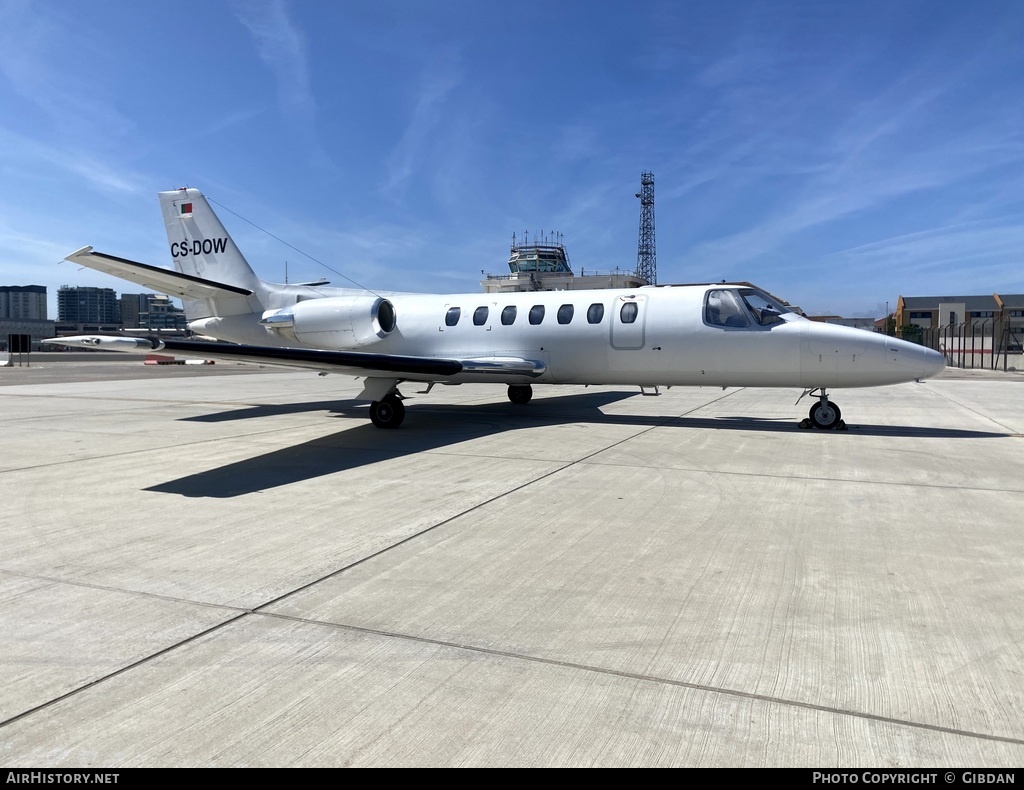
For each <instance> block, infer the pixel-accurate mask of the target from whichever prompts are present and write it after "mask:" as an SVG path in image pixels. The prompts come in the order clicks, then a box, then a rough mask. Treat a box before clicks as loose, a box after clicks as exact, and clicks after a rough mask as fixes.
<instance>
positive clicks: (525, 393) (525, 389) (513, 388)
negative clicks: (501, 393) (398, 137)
mask: <svg viewBox="0 0 1024 790" xmlns="http://www.w3.org/2000/svg"><path fill="white" fill-rule="evenodd" d="M532 397H533V387H531V386H530V385H529V384H509V385H508V399H509V400H510V401H512V402H513V403H516V404H519V405H520V406H522V405H524V404H527V403H529V402H530V398H532Z"/></svg>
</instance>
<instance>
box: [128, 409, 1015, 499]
mask: <svg viewBox="0 0 1024 790" xmlns="http://www.w3.org/2000/svg"><path fill="white" fill-rule="evenodd" d="M635 396H636V393H635V392H594V393H582V394H574V395H564V396H548V397H544V398H538V399H535V400H534V401H532V402H531V403H530V404H529V405H528V406H516V405H513V404H511V403H504V402H503V403H488V404H479V405H462V404H460V405H434V404H419V405H416V406H414V407H413V408H411V409H410V410H409V413H408V416H407V418H406V422H405V424H404V425H403V426H402V427H401V428H400V429H398V430H394V431H387V430H381V429H379V428H376V427H374V426H373V425H372V424H370V423H369V422H368V421H367V422H365V423H364V424H361V425H358V426H356V427H354V428H345V429H344V430H342V431H339V432H337V433H334V434H331V435H329V436H322V437H318V438H316V439H313V440H311V441H308V442H303V443H302V444H297V445H294V446H291V447H286V448H282V449H280V450H274V451H272V452H269V453H265V454H263V455H259V456H254V457H252V458H247V459H245V460H243V461H237V462H235V463H232V464H227V465H225V466H221V467H218V468H216V469H211V470H208V471H206V472H197V473H196V474H193V475H187V476H186V477H181V478H178V479H177V480H170V481H168V482H166V483H160V484H159V485H155V486H151V487H149V488H147V489H145V490H146V491H155V492H160V493H167V494H180V495H182V496H188V497H216V498H230V497H236V496H242V495H244V494H251V493H254V492H256V491H263V490H266V489H269V488H276V487H278V486H283V485H288V484H290V483H298V482H301V481H303V480H311V479H314V478H317V477H322V476H324V475H330V474H334V473H336V472H342V471H345V470H348V469H355V468H358V467H360V466H366V465H368V464H374V463H381V462H384V461H388V460H392V459H395V458H402V457H405V456H408V455H414V454H416V453H421V452H426V451H430V450H437V449H439V448H441V447H448V446H451V445H455V444H459V443H460V442H464V441H468V440H470V439H474V438H478V437H482V436H491V435H494V434H498V433H501V432H504V431H516V430H524V429H528V428H537V427H542V426H553V425H563V424H571V423H590V424H603V425H631V426H636V427H638V428H645V427H646V428H653V427H665V428H684V429H685V428H689V429H693V428H696V429H704V430H726V431H728V430H732V431H774V432H784V433H791V432H793V431H797V430H799V428H798V427H797V422H798V421H797V420H796V419H795V418H794V419H763V418H756V417H716V418H701V417H673V416H666V415H636V414H606V413H604V412H602V411H601V408H602V407H603V406H607V405H610V404H612V403H616V402H618V401H621V400H625V399H627V398H632V397H635ZM309 411H329V412H330V413H331V414H332V415H333V416H334V418H340V419H344V418H348V417H353V418H358V419H359V420H367V413H366V406H365V405H363V406H357V405H355V404H351V403H346V402H339V401H336V400H335V401H319V402H312V403H297V404H284V405H267V406H253V407H249V408H244V409H236V410H233V411H229V412H219V413H216V414H210V415H201V416H197V417H187V418H185V420H186V421H195V422H223V421H228V420H244V419H252V418H257V417H266V416H271V415H281V414H297V413H302V412H309ZM813 433H832V432H821V431H813ZM840 435H844V436H851V437H852V436H886V437H908V438H909V437H915V438H946V439H949V438H963V439H985V438H1003V437H1006V436H1009V434H1006V433H994V432H986V431H967V430H955V429H946V428H916V427H902V426H890V425H864V424H857V425H851V426H850V428H849V430H848V431H847V432H845V433H843V434H840ZM823 438H824V437H823Z"/></svg>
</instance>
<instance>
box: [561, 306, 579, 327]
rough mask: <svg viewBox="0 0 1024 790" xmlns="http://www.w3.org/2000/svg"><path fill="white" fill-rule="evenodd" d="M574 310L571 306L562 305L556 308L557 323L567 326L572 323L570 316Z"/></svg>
mask: <svg viewBox="0 0 1024 790" xmlns="http://www.w3.org/2000/svg"><path fill="white" fill-rule="evenodd" d="M574 312H576V309H575V308H574V307H573V306H572V305H571V304H564V305H562V306H561V307H559V308H558V323H560V324H568V323H569V322H570V321H572V314H573V313H574Z"/></svg>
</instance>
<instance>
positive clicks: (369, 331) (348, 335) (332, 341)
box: [260, 296, 395, 349]
mask: <svg viewBox="0 0 1024 790" xmlns="http://www.w3.org/2000/svg"><path fill="white" fill-rule="evenodd" d="M260 323H262V324H263V325H264V326H266V327H268V328H269V329H272V330H274V331H276V332H278V333H280V334H283V335H293V336H294V337H295V339H296V340H298V341H299V342H300V343H304V344H306V345H310V346H316V347H317V348H332V349H346V348H358V347H359V346H368V345H371V344H373V343H376V342H378V341H379V340H381V339H383V338H385V337H387V336H388V335H390V334H391V333H392V332H393V331H394V329H395V306H394V305H393V304H391V302H389V301H388V300H387V299H384V298H383V297H380V296H329V297H325V298H323V299H307V300H306V301H303V302H298V303H296V304H294V305H292V306H291V307H286V308H284V309H283V310H278V311H276V312H273V313H267V314H264V316H263V319H262V320H261V321H260Z"/></svg>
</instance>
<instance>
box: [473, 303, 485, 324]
mask: <svg viewBox="0 0 1024 790" xmlns="http://www.w3.org/2000/svg"><path fill="white" fill-rule="evenodd" d="M486 323H487V307H486V306H484V307H478V308H477V309H476V310H474V311H473V326H483V325H484V324H486Z"/></svg>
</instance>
